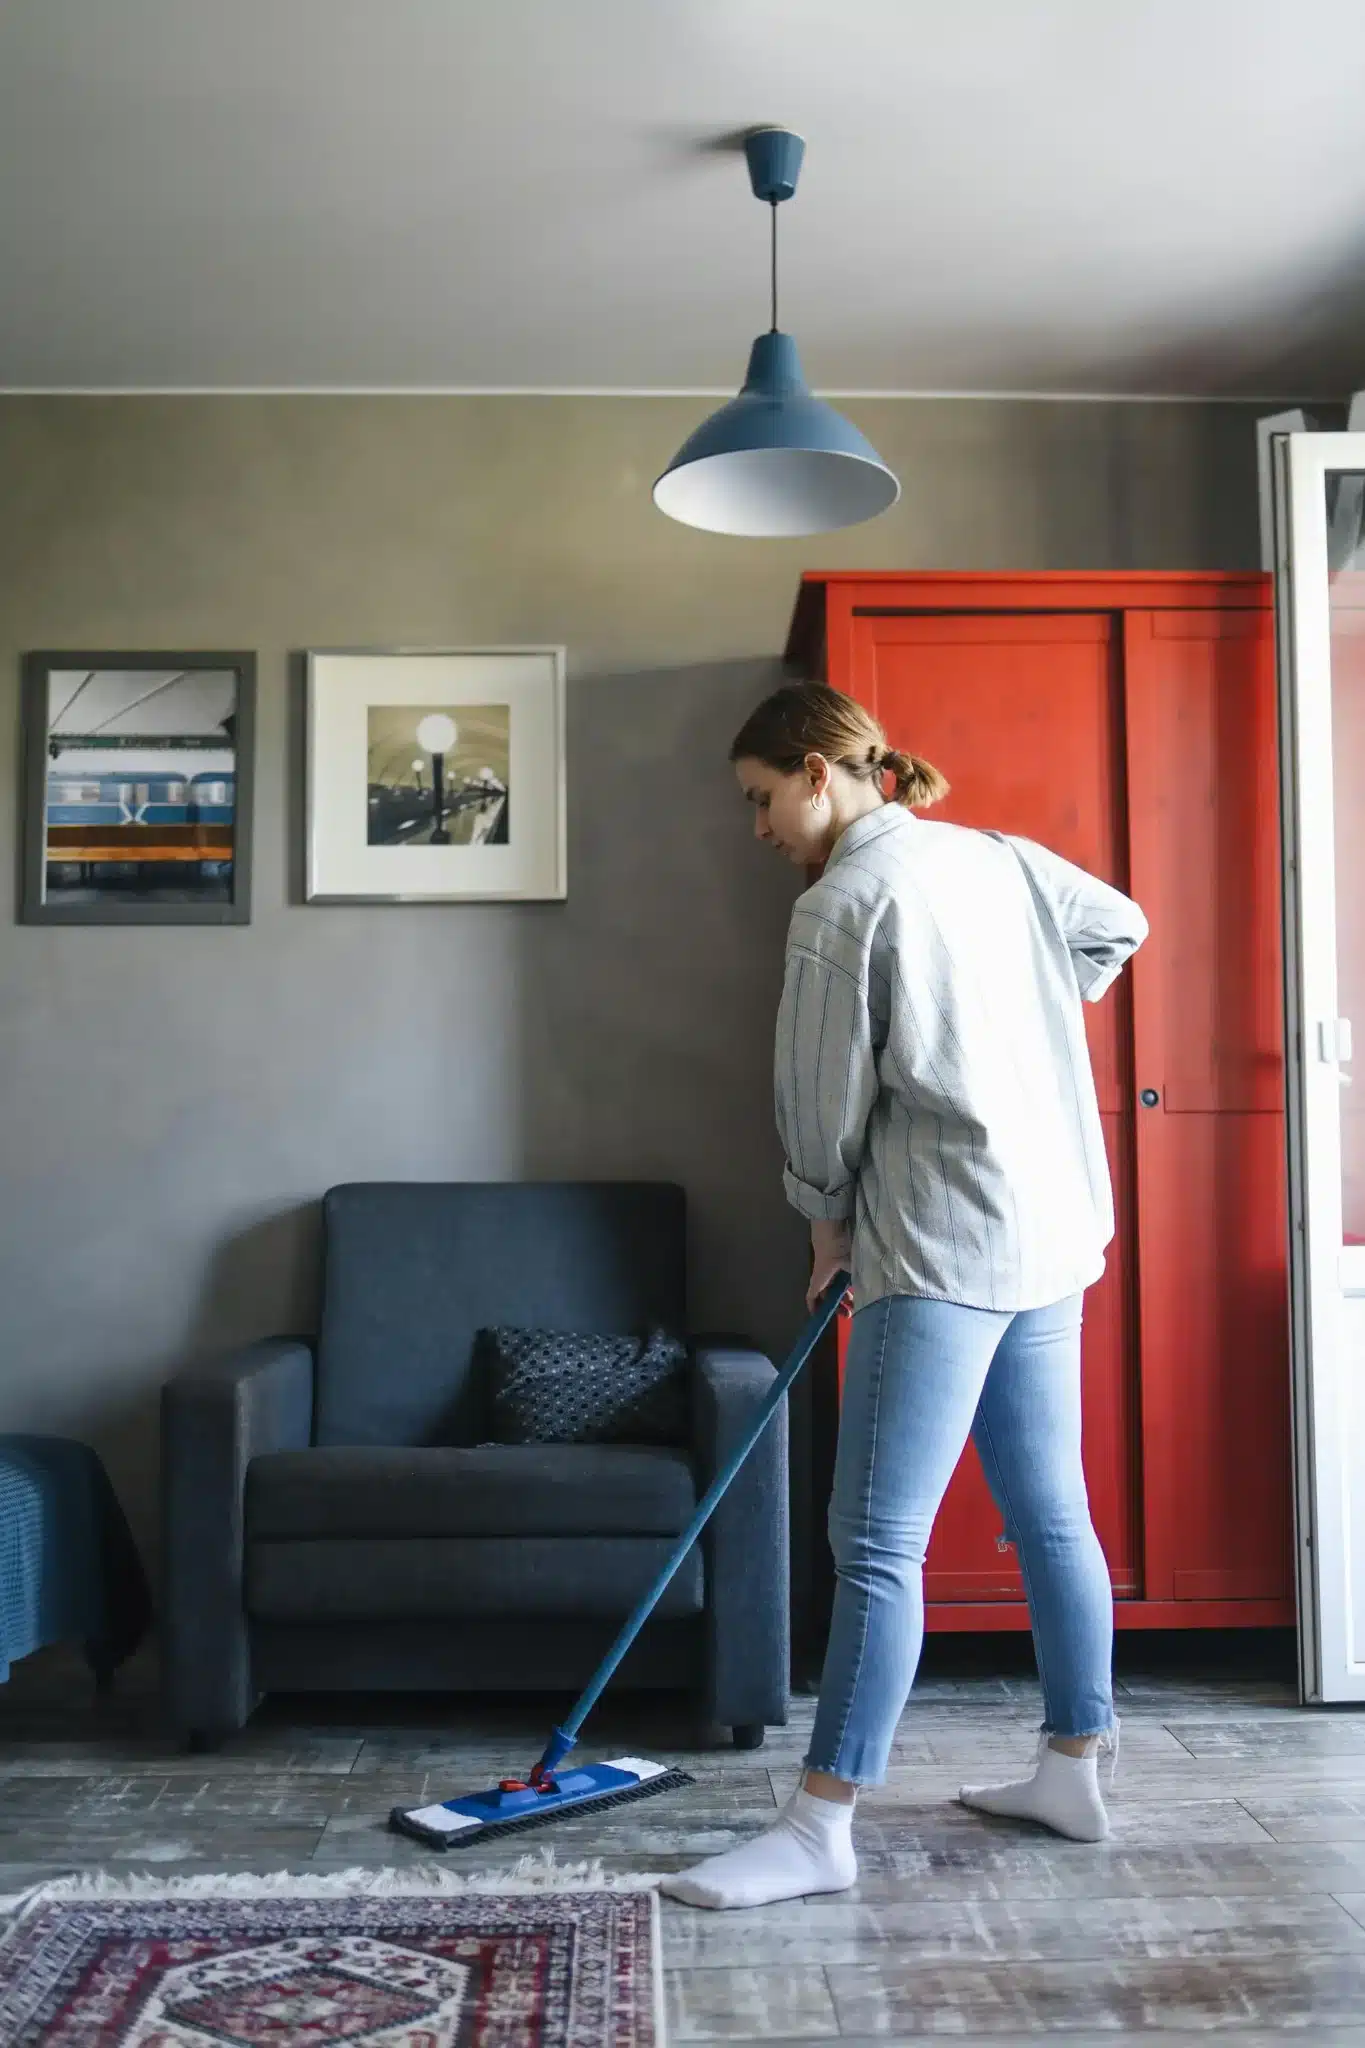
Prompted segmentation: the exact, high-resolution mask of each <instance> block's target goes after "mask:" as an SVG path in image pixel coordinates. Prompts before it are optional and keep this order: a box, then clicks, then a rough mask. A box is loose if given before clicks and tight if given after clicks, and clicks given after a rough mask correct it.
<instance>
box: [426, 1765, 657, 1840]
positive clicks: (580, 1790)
mask: <svg viewBox="0 0 1365 2048" xmlns="http://www.w3.org/2000/svg"><path fill="white" fill-rule="evenodd" d="M537 1768H539V1767H537ZM693 1782H694V1780H693V1779H691V1778H690V1777H689V1776H688V1774H687V1772H686V1771H674V1770H670V1769H669V1767H668V1766H667V1764H655V1763H650V1762H649V1761H648V1759H647V1758H645V1757H642V1756H618V1757H615V1758H613V1759H612V1761H611V1762H610V1763H605V1764H583V1765H582V1766H581V1767H580V1768H579V1769H577V1770H572V1771H564V1772H561V1773H559V1774H558V1775H557V1776H548V1775H547V1776H546V1777H545V1778H544V1779H543V1782H542V1783H541V1784H540V1785H538V1786H537V1785H531V1784H527V1783H525V1782H523V1781H522V1780H520V1779H517V1778H504V1779H503V1781H502V1783H501V1784H500V1785H494V1786H492V1787H491V1788H490V1790H488V1791H487V1792H476V1793H474V1794H473V1795H472V1796H471V1797H470V1798H468V1799H447V1800H446V1801H445V1802H444V1804H443V1805H440V1806H413V1807H402V1806H395V1807H394V1809H393V1812H392V1813H391V1814H390V1815H389V1826H390V1827H391V1828H394V1829H395V1830H396V1831H397V1832H398V1833H399V1834H400V1835H411V1836H412V1837H413V1838H414V1840H416V1841H418V1842H425V1843H426V1844H427V1846H428V1847H429V1848H432V1849H449V1848H450V1847H451V1846H452V1844H459V1845H460V1846H461V1847H463V1845H464V1844H465V1843H466V1842H476V1841H481V1840H483V1839H484V1838H485V1837H486V1836H488V1835H494V1834H498V1835H505V1834H510V1833H511V1832H512V1831H513V1830H514V1829H516V1828H536V1827H540V1826H542V1825H543V1824H544V1823H545V1822H546V1821H551V1820H556V1819H558V1817H559V1815H560V1814H562V1813H572V1812H575V1811H577V1810H578V1809H579V1808H582V1807H589V1806H591V1807H595V1808H601V1807H605V1806H621V1805H624V1804H625V1802H626V1801H627V1800H630V1799H649V1798H652V1797H653V1795H654V1794H655V1793H656V1792H673V1791H676V1790H677V1788H678V1787H679V1786H682V1785H691V1784H692V1783H693Z"/></svg>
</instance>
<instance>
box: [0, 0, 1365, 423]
mask: <svg viewBox="0 0 1365 2048" xmlns="http://www.w3.org/2000/svg"><path fill="white" fill-rule="evenodd" d="M762 121H781V122H785V123H787V124H789V125H791V126H793V127H795V128H798V129H800V130H801V131H802V132H803V133H805V135H806V136H807V138H808V143H809V149H808V155H807V160H806V170H805V174H804V177H803V181H802V186H801V190H800V192H799V194H798V196H797V198H796V201H795V202H794V203H793V204H792V205H790V206H787V207H785V208H784V209H783V212H782V219H781V227H782V229H783V280H784V284H783V307H782V310H783V324H784V325H785V326H788V327H789V328H790V329H791V330H792V331H793V332H794V333H795V334H796V336H797V338H798V340H799V342H800V344H801V347H802V351H803V354H804V356H805V360H806V367H807V370H808V373H809V375H810V377H811V380H812V382H814V383H815V384H816V385H817V386H818V387H819V388H821V389H823V390H828V391H835V392H838V391H846V392H851V391H863V392H868V391H1005V390H1008V391H1038V392H1051V391H1056V392H1075V393H1090V392H1094V393H1100V392H1112V393H1143V392H1154V393H1176V394H1216V395H1225V396H1235V395H1253V396H1257V397H1261V396H1278V395H1281V394H1292V395H1299V396H1305V397H1308V396H1313V395H1320V396H1336V395H1341V394H1344V393H1345V392H1347V391H1349V390H1351V389H1354V388H1355V387H1356V386H1357V385H1365V6H1362V5H1361V4H1360V0H0V385H4V386H7V387H10V388H39V389H51V388H63V389H73V388H74V389H82V388H109V387H113V388H137V387H141V388H181V387H186V388H200V389H202V388H267V389H271V388H280V387H287V388H342V389H357V388H359V389H469V388H473V389H503V390H505V389H554V390H562V389H588V390H712V389H714V390H717V391H724V390H731V389H733V388H734V386H735V384H736V383H737V382H738V380H739V377H740V375H741V373H742V369H743V364H744V359H745V354H746V351H747V346H748V343H749V340H750V338H751V336H752V335H753V334H754V333H756V332H757V331H758V330H759V329H760V328H761V327H763V326H765V325H766V324H767V306H766V282H767V280H766V264H767V247H766V237H767V227H768V223H767V219H766V215H765V211H764V209H763V208H761V207H760V206H758V205H757V204H756V203H755V201H754V200H753V198H752V197H751V196H750V193H749V188H748V183H747V179H746V177H745V173H744V168H743V160H742V158H740V157H738V156H736V155H734V154H730V153H727V151H726V150H725V149H724V148H722V147H720V146H718V140H719V138H721V137H723V136H725V135H727V134H732V133H733V132H734V131H736V130H739V129H742V128H744V127H747V126H750V125H752V124H755V123H757V122H762Z"/></svg>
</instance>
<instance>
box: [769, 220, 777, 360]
mask: <svg viewBox="0 0 1365 2048" xmlns="http://www.w3.org/2000/svg"><path fill="white" fill-rule="evenodd" d="M768 206H769V210H770V211H771V213H772V217H773V234H772V308H773V325H772V331H773V333H774V334H776V332H777V201H776V200H775V199H770V200H769V201H768Z"/></svg>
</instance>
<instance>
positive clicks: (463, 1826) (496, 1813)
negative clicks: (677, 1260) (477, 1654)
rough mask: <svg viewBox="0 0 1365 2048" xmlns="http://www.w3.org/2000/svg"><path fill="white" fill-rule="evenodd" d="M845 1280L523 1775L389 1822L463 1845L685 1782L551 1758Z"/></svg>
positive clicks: (407, 1810)
mask: <svg viewBox="0 0 1365 2048" xmlns="http://www.w3.org/2000/svg"><path fill="white" fill-rule="evenodd" d="M848 1284H849V1283H848V1275H847V1273H836V1274H835V1276H834V1279H833V1281H832V1282H831V1284H830V1286H829V1288H828V1289H827V1290H826V1292H825V1294H824V1295H823V1296H822V1297H821V1300H820V1302H819V1304H818V1306H817V1307H816V1309H815V1311H814V1313H813V1314H812V1316H811V1317H810V1319H809V1321H808V1322H807V1324H806V1326H805V1328H804V1330H803V1331H802V1332H801V1335H800V1336H799V1337H798V1338H797V1340H796V1344H795V1346H794V1347H793V1349H792V1351H791V1353H790V1355H789V1357H788V1358H787V1360H786V1362H785V1364H784V1365H783V1366H782V1369H781V1371H780V1372H779V1373H778V1375H777V1378H776V1379H775V1380H774V1381H773V1384H772V1386H771V1387H770V1389H769V1390H768V1393H767V1394H766V1395H765V1397H764V1400H763V1403H762V1405H761V1407H760V1408H759V1410H758V1412H757V1414H756V1415H755V1416H754V1419H753V1421H752V1422H751V1423H750V1425H749V1428H748V1430H747V1431H746V1433H745V1435H744V1437H743V1440H742V1441H741V1442H740V1443H739V1444H738V1445H737V1446H736V1448H735V1450H734V1451H733V1452H732V1453H731V1455H730V1457H729V1458H728V1459H727V1460H726V1462H725V1464H724V1466H723V1467H722V1468H721V1470H720V1471H719V1472H718V1473H717V1474H716V1476H715V1478H714V1479H713V1480H712V1482H711V1484H710V1486H709V1487H708V1488H707V1490H706V1492H705V1494H704V1495H703V1496H702V1498H701V1500H700V1501H699V1502H698V1503H697V1508H696V1512H695V1513H694V1514H693V1516H692V1519H691V1521H690V1522H689V1523H688V1525H687V1527H686V1528H685V1529H684V1530H683V1532H682V1534H681V1535H680V1536H679V1538H678V1541H677V1544H676V1546H675V1548H674V1550H673V1552H672V1554H671V1555H670V1557H669V1558H668V1560H667V1562H666V1563H665V1565H664V1566H663V1568H662V1570H661V1571H660V1573H659V1575H658V1577H657V1578H656V1579H655V1581H654V1583H653V1585H652V1586H651V1587H650V1588H649V1591H648V1592H647V1593H646V1594H645V1595H644V1597H643V1599H642V1600H641V1601H640V1602H639V1604H638V1606H637V1607H636V1608H635V1609H634V1611H633V1612H632V1614H631V1615H630V1618H629V1619H628V1620H627V1621H626V1623H625V1625H624V1627H623V1628H622V1630H621V1633H620V1634H619V1635H618V1636H617V1638H616V1640H615V1642H614V1643H613V1644H612V1646H611V1648H610V1649H609V1650H608V1651H607V1654H606V1656H605V1657H604V1658H603V1659H602V1662H601V1663H600V1664H599V1665H598V1667H597V1669H596V1671H594V1673H593V1675H592V1677H591V1678H590V1679H589V1681H588V1683H587V1685H586V1687H585V1688H584V1690H583V1692H582V1693H581V1694H580V1696H579V1698H578V1699H577V1700H576V1701H575V1703H574V1707H573V1711H572V1713H570V1714H569V1715H568V1716H567V1718H566V1719H565V1721H564V1725H563V1726H562V1727H561V1728H556V1729H554V1730H553V1732H552V1733H551V1736H550V1740H549V1741H548V1743H547V1744H546V1745H545V1751H544V1754H543V1755H542V1757H541V1759H540V1761H539V1763H537V1764H535V1765H534V1766H533V1767H532V1769H531V1770H530V1772H529V1773H528V1774H527V1776H526V1777H525V1778H503V1779H501V1780H500V1782H499V1783H498V1784H496V1785H494V1786H491V1787H490V1788H489V1789H488V1790H487V1791H486V1792H475V1793H472V1794H471V1795H470V1796H469V1797H468V1798H465V1799H447V1800H444V1801H443V1802H442V1803H441V1804H440V1805H438V1806H413V1807H403V1806H395V1807H394V1809H393V1812H392V1813H391V1814H390V1815H389V1825H390V1827H392V1828H395V1829H396V1830H397V1831H398V1833H399V1834H401V1835H411V1836H413V1837H414V1838H415V1839H416V1840H417V1841H419V1842H425V1843H426V1844H427V1845H428V1846H429V1847H430V1848H433V1849H448V1848H450V1847H451V1845H452V1843H459V1844H461V1845H463V1844H464V1843H467V1842H476V1841H482V1840H484V1839H486V1838H487V1837H488V1836H489V1835H494V1834H497V1835H506V1834H511V1833H513V1832H514V1831H515V1830H517V1829H520V1828H534V1827H540V1826H541V1825H542V1824H543V1823H544V1822H546V1821H550V1820H555V1819H557V1818H558V1816H559V1815H560V1814H562V1813H577V1812H580V1811H582V1810H583V1809H584V1808H587V1807H592V1808H601V1807H607V1806H621V1805H624V1804H625V1803H626V1801H627V1800H632V1799H649V1798H652V1797H653V1795H654V1794H655V1793H656V1792H672V1791H675V1790H676V1789H677V1788H678V1787H679V1786H682V1785H690V1784H691V1783H692V1782H693V1781H692V1779H691V1778H690V1777H689V1776H688V1775H687V1773H686V1771H678V1770H672V1769H670V1768H669V1766H668V1765H667V1764H659V1763H651V1762H650V1761H649V1759H648V1758H646V1757H640V1756H618V1757H614V1758H613V1759H612V1760H611V1762H610V1763H601V1764H583V1765H581V1766H579V1767H577V1768H575V1769H570V1770H567V1771H561V1770H560V1768H559V1766H560V1764H561V1763H562V1762H563V1761H564V1758H565V1757H566V1756H567V1755H568V1754H569V1751H570V1750H571V1749H572V1748H573V1746H574V1744H575V1743H576V1742H577V1740H578V1736H579V1731H580V1730H581V1728H582V1726H583V1723H584V1722H585V1721H586V1720H587V1718H588V1715H589V1714H590V1713H591V1712H592V1710H593V1708H594V1707H595V1706H596V1704H597V1702H598V1700H599V1699H600V1698H601V1696H602V1694H603V1692H604V1691H605V1690H606V1687H607V1685H608V1684H609V1682H610V1680H611V1677H612V1674H613V1673H614V1672H615V1670H616V1667H617V1665H618V1664H619V1663H620V1662H621V1659H622V1658H623V1657H624V1656H625V1654H626V1651H627V1650H628V1649H629V1648H630V1646H631V1644H632V1643H633V1642H634V1641H635V1638H636V1636H638V1635H639V1633H640V1630H641V1629H642V1628H643V1627H644V1625H645V1623H646V1622H647V1621H648V1619H649V1617H650V1615H651V1614H652V1613H653V1611H654V1609H655V1607H656V1606H657V1605H658V1602H659V1600H660V1598H661V1596H662V1594H663V1591H664V1588H665V1587H666V1586H667V1585H668V1582H669V1580H670V1579H671V1578H672V1577H673V1574H674V1573H675V1572H676V1571H677V1569H678V1567H679V1565H680V1564H681V1563H682V1561H683V1559H684V1558H685V1557H686V1556H687V1553H688V1551H689V1550H690V1549H691V1548H692V1545H693V1544H694V1543H695V1542H696V1540H697V1538H698V1536H700V1534H701V1532H702V1530H703V1529H704V1528H705V1527H706V1524H707V1523H708V1522H709V1521H710V1519H711V1516H712V1515H713V1514H714V1513H715V1510H716V1508H717V1507H718V1506H719V1504H720V1501H721V1499H722V1498H723V1496H724V1494H725V1491H726V1489H727V1487H728V1486H729V1485H730V1483H731V1481H732V1480H733V1479H734V1477H735V1475H736V1473H737V1472H738V1471H739V1470H740V1468H741V1466H742V1465H743V1464H744V1461H745V1459H746V1458H747V1457H748V1455H749V1453H750V1451H751V1450H752V1449H753V1447H754V1445H755V1444H756V1443H757V1442H758V1440H759V1438H760V1437H761V1436H762V1434H763V1432H764V1430H765V1429H766V1428H767V1426H768V1424H769V1422H770V1421H771V1420H772V1417H773V1415H774V1413H775V1411H776V1410H777V1408H778V1406H779V1404H780V1403H781V1402H782V1401H783V1400H784V1399H785V1398H786V1394H787V1390H788V1388H789V1387H790V1386H791V1384H792V1381H793V1380H794V1379H795V1378H796V1376H797V1374H798V1373H799V1372H800V1370H801V1368H802V1366H803V1365H804V1364H805V1362H806V1360H807V1359H808V1358H809V1357H810V1354H811V1352H812V1351H813V1350H814V1349H815V1346H816V1344H817V1343H818V1342H819V1340H820V1338H821V1337H822V1336H823V1335H824V1333H825V1331H826V1330H827V1329H828V1327H829V1325H830V1323H831V1322H832V1321H833V1319H834V1316H835V1314H836V1313H837V1311H838V1307H839V1304H840V1302H841V1301H842V1300H843V1298H844V1294H845V1291H846V1290H847V1287H848Z"/></svg>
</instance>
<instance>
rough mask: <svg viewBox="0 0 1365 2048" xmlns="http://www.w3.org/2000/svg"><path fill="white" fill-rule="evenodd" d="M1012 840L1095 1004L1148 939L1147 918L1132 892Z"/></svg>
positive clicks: (1027, 842)
mask: <svg viewBox="0 0 1365 2048" xmlns="http://www.w3.org/2000/svg"><path fill="white" fill-rule="evenodd" d="M1009 843H1010V845H1011V846H1012V847H1013V848H1014V851H1015V853H1016V854H1017V855H1018V856H1019V860H1020V862H1021V863H1022V865H1023V868H1024V870H1025V872H1026V873H1027V875H1028V876H1029V879H1030V880H1031V881H1032V883H1033V885H1034V888H1035V889H1036V890H1037V891H1038V892H1039V893H1040V894H1041V895H1042V897H1043V898H1044V900H1045V901H1046V902H1047V904H1048V905H1049V907H1050V909H1051V911H1052V914H1053V916H1054V917H1055V918H1056V920H1057V924H1058V926H1059V928H1060V930H1061V933H1062V936H1063V938H1064V939H1065V940H1066V945H1067V951H1068V952H1069V953H1070V955H1071V963H1072V965H1073V967H1074V968H1075V970H1076V981H1077V984H1078V985H1079V988H1080V991H1081V995H1082V996H1083V998H1084V999H1085V1001H1086V1002H1088V1003H1097V1002H1098V1001H1099V999H1100V997H1101V996H1102V995H1103V994H1104V993H1105V991H1106V990H1107V989H1109V988H1112V986H1113V984H1114V983H1115V982H1116V981H1117V980H1118V977H1119V975H1120V973H1121V972H1122V971H1123V968H1124V966H1125V965H1126V963H1127V962H1128V961H1129V960H1131V958H1132V957H1133V955H1134V953H1136V951H1137V949H1138V947H1139V946H1140V945H1141V944H1142V942H1143V940H1144V939H1145V938H1146V936H1147V920H1146V918H1145V917H1144V916H1143V914H1142V912H1141V910H1140V909H1139V908H1138V906H1137V904H1136V903H1134V901H1133V899H1132V897H1131V896H1125V895H1124V894H1123V891H1122V890H1121V889H1115V888H1112V887H1111V886H1110V884H1109V883H1108V882H1102V881H1100V880H1099V878H1098V876H1096V875H1091V874H1087V872H1086V870H1085V869H1084V868H1078V867H1074V866H1073V865H1072V863H1071V862H1070V861H1069V860H1063V859H1062V857H1061V855H1060V854H1058V853H1053V852H1051V851H1050V850H1049V849H1048V848H1047V847H1045V846H1038V845H1035V843H1034V842H1033V841H1032V840H1031V839H1013V838H1012V839H1011V840H1010V842H1009Z"/></svg>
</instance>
